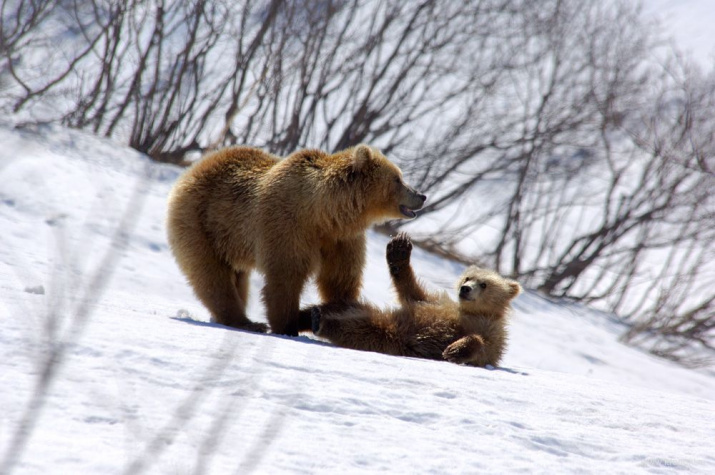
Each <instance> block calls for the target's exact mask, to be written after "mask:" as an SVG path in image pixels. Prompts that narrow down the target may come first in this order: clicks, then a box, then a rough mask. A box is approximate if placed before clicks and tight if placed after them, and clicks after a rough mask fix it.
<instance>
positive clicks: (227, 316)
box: [167, 145, 426, 335]
mask: <svg viewBox="0 0 715 475" xmlns="http://www.w3.org/2000/svg"><path fill="white" fill-rule="evenodd" d="M425 199H426V198H425V196H424V195H422V194H420V193H418V192H417V191H415V190H414V189H413V188H411V187H409V186H407V185H406V184H405V182H404V181H403V179H402V172H401V171H400V169H399V168H398V167H397V166H395V165H394V164H393V163H391V162H390V161H388V160H387V158H385V157H384V156H383V155H382V154H381V153H380V152H379V151H377V150H376V149H374V148H371V147H369V146H367V145H359V146H357V147H353V148H350V149H347V150H344V151H341V152H338V153H335V154H332V155H330V154H327V153H325V152H322V151H320V150H302V151H298V152H295V153H293V154H291V155H289V156H288V157H286V158H285V159H283V160H281V159H280V158H279V157H276V156H274V155H271V154H269V153H266V152H264V151H262V150H260V149H257V148H252V147H243V146H234V147H228V148H225V149H222V150H219V151H216V152H213V153H210V154H208V155H207V156H206V157H204V158H203V159H202V160H200V161H199V162H198V163H196V164H195V165H193V166H192V167H191V168H189V169H188V170H187V171H186V172H185V173H184V174H183V175H182V176H181V177H180V178H179V179H178V180H177V182H176V184H175V185H174V187H173V189H172V191H171V195H170V197H169V206H168V208H169V209H168V223H167V227H168V237H169V244H170V246H171V250H172V251H173V253H174V256H175V257H176V260H177V262H178V264H179V267H180V268H181V270H182V271H183V272H184V274H186V277H187V278H188V280H189V283H190V284H191V285H192V287H193V289H194V291H195V293H196V295H197V297H198V298H199V299H200V300H201V301H202V302H203V304H204V305H206V307H207V308H208V309H209V311H210V312H211V315H212V321H215V322H217V323H221V324H224V325H229V326H233V327H237V328H243V329H248V330H254V331H266V327H265V325H263V324H260V323H253V322H251V320H249V319H248V318H247V316H246V303H247V300H248V284H249V276H250V272H251V270H252V269H254V268H255V269H258V270H259V271H261V272H263V274H264V275H265V286H264V288H263V292H262V297H263V302H264V303H265V306H266V316H267V319H268V323H269V324H270V328H271V330H272V331H273V332H274V333H280V334H286V335H297V334H298V332H299V331H300V330H310V314H308V315H307V316H306V315H305V314H302V315H303V317H302V318H301V317H300V314H299V303H300V302H299V300H300V295H301V292H302V290H303V287H304V285H305V283H306V280H307V279H308V278H309V277H310V276H311V275H316V283H317V286H318V290H319V292H320V296H321V298H322V300H323V302H338V303H340V302H352V301H356V300H357V298H358V296H359V293H360V287H361V284H362V272H363V267H364V264H365V251H366V236H365V231H366V229H367V228H368V227H369V226H370V225H371V224H373V223H377V222H381V221H385V220H388V219H395V218H414V217H415V210H418V209H420V208H421V207H422V205H423V204H424V202H425Z"/></svg>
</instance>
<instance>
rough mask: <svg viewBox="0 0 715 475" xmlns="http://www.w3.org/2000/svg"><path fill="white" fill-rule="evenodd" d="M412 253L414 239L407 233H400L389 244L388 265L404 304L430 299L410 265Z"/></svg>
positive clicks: (399, 296) (393, 283)
mask: <svg viewBox="0 0 715 475" xmlns="http://www.w3.org/2000/svg"><path fill="white" fill-rule="evenodd" d="M411 255H412V241H411V240H410V237H409V236H408V235H407V234H406V233H399V234H398V235H397V236H395V237H393V238H392V240H391V241H390V242H389V243H388V244H387V250H386V257H387V266H388V267H389V269H390V277H391V278H392V285H394V286H395V290H396V291H397V297H398V298H399V300H400V302H401V303H402V304H403V305H404V304H407V303H410V302H420V301H425V300H427V299H428V294H427V292H425V290H424V289H423V288H422V286H420V284H419V282H417V278H416V277H415V273H414V271H413V270H412V265H410V257H411Z"/></svg>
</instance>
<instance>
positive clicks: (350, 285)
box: [316, 234, 367, 303]
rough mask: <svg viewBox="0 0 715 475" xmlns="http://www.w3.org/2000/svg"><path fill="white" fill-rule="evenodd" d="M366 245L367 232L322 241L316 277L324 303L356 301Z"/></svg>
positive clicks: (360, 284) (360, 282) (360, 285)
mask: <svg viewBox="0 0 715 475" xmlns="http://www.w3.org/2000/svg"><path fill="white" fill-rule="evenodd" d="M366 247H367V243H366V239H365V235H364V234H360V235H358V236H355V237H353V238H348V239H340V240H337V241H333V242H330V243H326V244H323V246H322V247H321V249H320V269H319V271H318V276H317V278H316V284H317V286H318V291H319V293H320V298H321V299H322V300H323V303H330V302H333V303H335V302H341V303H346V302H355V301H357V299H358V297H359V296H360V288H361V287H362V272H363V269H364V268H365V253H366Z"/></svg>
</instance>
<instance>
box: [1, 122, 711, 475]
mask: <svg viewBox="0 0 715 475" xmlns="http://www.w3.org/2000/svg"><path fill="white" fill-rule="evenodd" d="M0 143H2V147H0V183H1V185H0V230H1V233H0V244H1V245H0V386H1V387H2V390H1V391H0V406H1V407H2V411H1V412H0V472H2V468H1V467H3V461H4V462H6V463H7V461H8V460H9V458H8V457H9V456H10V455H13V456H14V457H15V459H14V462H15V463H14V466H13V468H14V472H16V473H23V474H25V473H27V474H35V473H37V474H45V473H63V474H80V473H82V474H85V473H86V474H89V473H92V474H95V473H112V474H113V473H122V472H124V473H139V472H147V473H172V474H175V473H218V474H223V473H241V474H242V473H270V474H273V473H277V474H281V473H291V474H292V473H326V474H327V473H375V472H389V473H481V472H486V473H493V472H498V473H511V472H529V473H534V472H536V473H574V472H582V473H650V472H652V473H671V472H696V473H715V451H713V443H714V442H715V403H714V401H713V400H715V374H714V373H713V371H712V370H699V371H695V370H689V369H684V368H682V367H679V366H677V365H675V364H672V363H670V362H668V361H664V360H660V359H658V358H655V357H653V356H651V355H649V354H646V353H643V352H641V351H638V350H635V349H632V348H630V347H627V346H625V345H623V344H621V343H619V341H618V336H619V335H620V334H621V333H622V332H623V328H622V327H620V326H619V325H618V324H616V323H614V319H613V318H612V316H609V315H606V314H603V313H599V312H595V311H592V310H589V309H588V308H584V307H580V306H576V305H572V304H568V303H552V302H549V301H547V300H545V299H544V298H542V297H540V296H539V295H538V294H536V293H533V292H530V291H527V292H525V293H524V294H523V295H521V296H520V297H519V298H518V299H517V301H516V304H515V311H514V312H513V315H512V317H511V325H510V335H511V338H510V344H509V348H508V352H507V354H506V356H505V358H504V360H503V367H501V368H497V369H480V368H473V367H466V366H458V365H454V364H450V363H447V362H437V361H426V360H418V359H411V358H399V357H392V356H386V355H380V354H374V353H366V352H358V351H351V350H345V349H340V348H336V347H333V346H331V345H329V344H326V343H323V342H319V341H316V340H315V339H312V338H311V337H310V336H307V335H306V336H301V337H298V338H286V337H279V336H275V335H259V334H252V333H247V332H241V331H236V330H232V329H229V328H226V327H222V326H220V325H216V324H211V323H208V312H207V311H206V310H205V309H204V308H203V307H202V306H201V304H200V303H199V302H198V301H197V300H196V299H195V297H194V296H193V295H192V293H191V290H190V288H189V286H188V285H187V284H186V282H185V280H184V278H183V276H182V275H181V273H180V272H179V270H178V268H177V267H176V264H175V263H174V260H173V258H172V256H171V253H170V251H169V249H168V246H167V242H166V237H165V226H164V219H165V212H166V206H165V202H166V197H167V194H168V192H169V189H170V187H171V184H172V182H173V181H174V180H175V179H176V177H177V176H178V174H179V173H180V170H179V169H178V168H173V167H169V166H161V165H157V164H153V163H151V162H150V161H149V160H148V159H147V158H146V157H144V156H141V155H140V154H138V153H137V152H135V151H132V150H131V149H128V148H125V147H122V146H119V145H117V144H115V143H111V142H109V141H106V140H103V139H99V138H96V137H93V136H91V135H87V134H84V133H81V132H76V131H68V130H65V129H61V128H54V127H53V128H50V127H42V128H37V129H23V130H14V129H11V128H10V127H8V126H5V127H0ZM418 219H419V218H418ZM120 222H124V225H125V226H126V227H124V228H122V231H121V232H119V233H118V232H117V230H118V229H120ZM387 241H388V238H387V237H386V236H382V235H379V234H376V233H372V232H370V233H369V259H368V265H367V269H366V271H365V285H364V292H363V295H364V298H366V299H368V300H370V301H372V302H375V303H379V304H383V305H392V304H394V296H393V293H392V290H391V288H390V281H389V275H388V272H387V268H386V265H385V263H384V249H385V245H386V243H387ZM413 264H414V267H415V270H416V272H417V274H418V275H419V276H421V277H422V278H423V280H424V281H425V283H426V285H428V286H430V287H431V288H433V289H439V288H445V289H447V290H449V291H451V286H452V283H453V282H454V281H455V280H456V278H457V276H458V275H459V273H460V272H461V267H460V266H458V265H455V264H452V263H449V262H446V261H443V260H441V259H439V258H436V257H433V256H430V255H429V254H426V253H424V252H422V251H420V250H416V251H415V252H414V255H413ZM260 287H261V276H260V275H259V274H255V275H254V276H253V277H252V294H251V301H250V306H249V314H250V316H251V317H252V318H253V319H254V320H263V321H264V320H265V319H264V314H263V307H262V304H261V302H260V299H259V289H260ZM303 301H304V303H310V302H316V301H317V295H316V291H315V288H314V287H312V286H311V287H310V288H309V289H308V290H307V291H306V292H305V295H304V299H303ZM53 322H54V323H53ZM53 352H54V353H53ZM57 354H59V355H60V356H59V357H57V356H56V355H57ZM52 355H55V359H56V361H58V366H57V371H56V373H55V374H54V375H53V377H52V378H50V380H49V381H50V384H49V385H48V386H47V388H46V395H45V396H44V397H41V398H38V399H37V400H38V401H39V404H38V405H37V407H38V410H37V412H36V413H35V415H36V416H37V417H36V418H35V419H34V424H30V425H28V424H23V422H22V421H23V420H24V419H23V417H25V415H26V414H27V411H28V408H29V407H31V401H32V400H33V394H44V393H42V391H43V389H42V388H43V386H42V385H41V384H40V382H41V381H43V378H42V377H41V375H42V371H43V367H44V365H45V364H46V361H47V359H48V358H49V357H50V356H52ZM38 391H39V392H38ZM23 430H25V433H27V434H28V437H27V439H26V444H25V445H24V446H22V447H21V448H23V450H19V449H18V445H17V444H16V442H17V441H18V440H19V439H18V434H22V431H23ZM4 467H5V468H8V466H7V465H5V466H4Z"/></svg>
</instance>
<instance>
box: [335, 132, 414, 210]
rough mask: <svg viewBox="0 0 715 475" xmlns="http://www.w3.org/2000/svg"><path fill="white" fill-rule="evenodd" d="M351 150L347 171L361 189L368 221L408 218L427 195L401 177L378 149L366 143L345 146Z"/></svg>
mask: <svg viewBox="0 0 715 475" xmlns="http://www.w3.org/2000/svg"><path fill="white" fill-rule="evenodd" d="M346 152H347V153H350V154H351V165H352V170H351V172H352V173H353V174H354V177H355V179H356V181H358V182H359V183H360V187H361V188H362V189H363V190H364V191H365V193H364V194H365V196H366V202H365V209H366V211H367V212H368V214H369V215H370V216H371V221H373V222H382V221H387V220H389V219H405V218H407V219H412V218H414V217H415V216H416V215H417V213H415V211H417V210H419V209H421V208H422V205H424V203H425V200H426V199H427V197H426V196H425V195H423V194H421V193H420V192H418V191H417V190H415V189H414V188H412V187H411V186H409V185H407V184H406V183H405V182H404V180H403V179H402V171H401V170H400V169H399V168H398V167H397V166H396V165H395V164H394V163H392V162H390V161H389V160H388V159H387V158H386V157H385V156H384V155H383V154H382V153H380V152H379V151H378V150H377V149H374V148H372V147H370V146H368V145H364V144H362V145H358V146H357V147H354V148H352V149H348V150H346Z"/></svg>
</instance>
